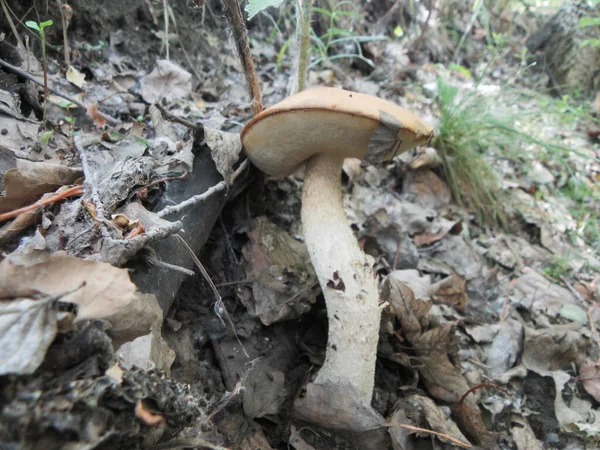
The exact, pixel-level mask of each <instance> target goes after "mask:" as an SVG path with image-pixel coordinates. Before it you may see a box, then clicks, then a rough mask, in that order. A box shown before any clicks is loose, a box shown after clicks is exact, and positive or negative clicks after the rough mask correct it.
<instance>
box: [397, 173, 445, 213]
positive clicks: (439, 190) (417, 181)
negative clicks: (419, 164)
mask: <svg viewBox="0 0 600 450" xmlns="http://www.w3.org/2000/svg"><path fill="white" fill-rule="evenodd" d="M403 191H404V192H405V193H408V194H412V195H413V196H414V197H416V200H417V202H418V203H419V204H421V205H423V206H426V207H429V208H437V207H439V206H443V205H447V204H448V203H450V200H451V199H452V194H451V192H450V188H449V187H448V185H447V184H446V183H445V182H444V181H442V179H441V178H440V177H438V176H437V175H436V174H435V173H434V172H432V171H431V170H428V169H420V170H415V171H410V172H408V174H407V175H406V177H404V186H403Z"/></svg>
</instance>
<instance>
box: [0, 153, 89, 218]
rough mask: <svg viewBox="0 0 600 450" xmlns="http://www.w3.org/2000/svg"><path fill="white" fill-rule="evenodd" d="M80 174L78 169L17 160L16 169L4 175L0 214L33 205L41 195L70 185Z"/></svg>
mask: <svg viewBox="0 0 600 450" xmlns="http://www.w3.org/2000/svg"><path fill="white" fill-rule="evenodd" d="M81 174H82V172H81V170H79V169H73V168H70V167H67V166H61V165H58V164H50V163H44V162H35V163H34V162H31V161H25V160H17V167H16V168H14V169H10V170H8V171H7V172H6V173H5V174H4V190H5V191H6V195H5V196H4V197H0V213H4V212H8V211H12V210H13V209H17V208H20V207H21V206H25V205H28V204H31V203H34V202H35V201H36V200H38V198H39V197H40V196H41V195H42V194H45V193H46V192H53V191H55V190H56V189H57V188H59V187H61V186H64V185H67V184H72V183H73V182H74V181H75V180H77V178H79V177H81Z"/></svg>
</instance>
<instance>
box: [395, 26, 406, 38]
mask: <svg viewBox="0 0 600 450" xmlns="http://www.w3.org/2000/svg"><path fill="white" fill-rule="evenodd" d="M402 35H404V30H403V29H402V27H401V26H400V25H397V26H396V28H394V36H396V37H401V36H402Z"/></svg>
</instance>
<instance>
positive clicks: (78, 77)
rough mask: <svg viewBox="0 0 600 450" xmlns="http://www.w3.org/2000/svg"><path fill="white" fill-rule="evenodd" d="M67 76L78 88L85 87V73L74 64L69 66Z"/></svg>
mask: <svg viewBox="0 0 600 450" xmlns="http://www.w3.org/2000/svg"><path fill="white" fill-rule="evenodd" d="M66 76H67V80H68V81H69V82H70V83H72V84H74V85H75V86H77V87H78V88H83V85H84V84H85V74H83V73H81V72H80V71H79V70H77V69H76V68H74V67H73V66H69V67H68V68H67V73H66Z"/></svg>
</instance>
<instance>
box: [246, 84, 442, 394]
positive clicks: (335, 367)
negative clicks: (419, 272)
mask: <svg viewBox="0 0 600 450" xmlns="http://www.w3.org/2000/svg"><path fill="white" fill-rule="evenodd" d="M431 136H432V130H431V128H430V127H429V126H428V125H426V124H424V123H423V122H421V121H420V120H419V119H418V118H417V117H416V116H414V115H413V114H411V113H410V112H408V111H406V110H404V109H403V108H401V107H399V106H396V105H394V104H391V103H389V102H386V101H384V100H381V99H378V98H376V97H371V96H367V95H363V94H358V93H355V92H350V91H345V90H342V89H335V88H314V89H309V90H306V91H303V92H301V93H299V94H295V95H293V96H291V97H288V98H287V99H285V100H283V101H282V102H280V103H278V104H277V105H275V106H272V107H270V108H268V109H267V110H265V111H263V112H262V113H260V114H259V115H257V116H255V117H254V118H253V119H252V120H250V121H249V122H248V123H247V124H246V126H245V127H244V129H243V130H242V136H241V137H242V143H243V145H244V148H245V151H246V154H247V155H248V158H250V160H251V161H252V162H253V163H254V164H255V165H256V166H257V167H258V168H259V169H261V170H262V171H264V172H266V173H267V174H269V175H271V176H285V175H288V174H290V173H292V172H293V171H294V170H295V169H296V168H298V167H299V166H300V165H301V164H303V163H305V162H306V171H305V176H304V189H303V193H302V227H303V232H304V238H305V241H306V245H307V247H308V251H309V254H310V257H311V261H312V264H313V266H314V268H315V271H316V273H317V276H318V278H319V283H320V285H321V288H322V290H323V295H324V297H325V302H326V305H327V317H328V321H329V336H328V343H327V350H326V356H325V363H324V364H323V367H322V368H321V370H320V371H319V373H318V374H317V377H316V379H315V380H314V384H317V385H324V386H327V388H328V389H335V390H338V391H339V392H338V393H340V392H342V393H352V395H355V396H356V397H357V400H358V401H359V402H360V403H363V404H365V405H370V402H371V396H372V394H373V386H374V374H375V361H376V357H377V341H378V338H379V322H380V315H381V309H380V306H379V294H378V283H377V278H376V276H375V274H374V273H373V269H372V261H371V259H370V258H369V257H368V256H366V255H365V254H364V253H363V252H362V251H361V250H360V248H359V246H358V243H357V241H356V238H355V236H354V233H353V232H352V229H351V228H350V226H349V225H348V221H347V218H346V214H345V212H344V208H343V204H342V189H341V170H342V163H343V161H344V159H345V158H347V157H355V158H361V159H363V160H366V161H368V162H371V163H376V162H381V161H385V160H387V159H391V158H392V157H394V156H396V155H397V154H399V153H402V152H404V151H406V150H409V149H411V148H413V147H415V146H416V145H420V144H424V143H426V142H427V141H428V140H429V139H430V138H431ZM342 395H344V394H342ZM333 397H335V395H333Z"/></svg>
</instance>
